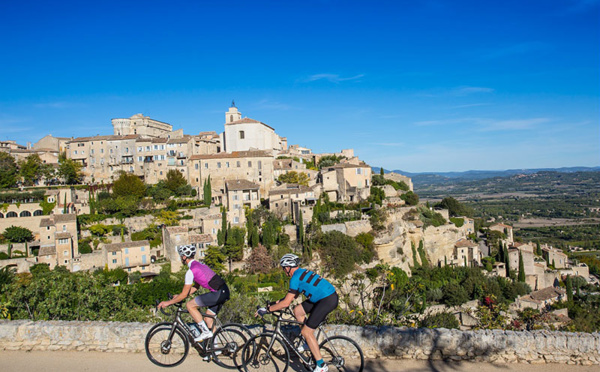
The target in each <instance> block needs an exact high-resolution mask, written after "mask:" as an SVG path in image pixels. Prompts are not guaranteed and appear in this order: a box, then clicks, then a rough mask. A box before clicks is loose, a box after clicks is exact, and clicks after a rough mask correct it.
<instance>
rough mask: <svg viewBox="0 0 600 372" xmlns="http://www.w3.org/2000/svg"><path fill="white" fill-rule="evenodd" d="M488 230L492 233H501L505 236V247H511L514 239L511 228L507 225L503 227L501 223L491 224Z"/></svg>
mask: <svg viewBox="0 0 600 372" xmlns="http://www.w3.org/2000/svg"><path fill="white" fill-rule="evenodd" d="M490 230H492V231H498V232H501V233H503V234H505V235H506V239H504V242H505V243H506V244H507V245H511V244H513V243H514V242H515V240H514V237H513V228H512V226H509V225H505V224H503V223H496V224H493V225H492V226H490Z"/></svg>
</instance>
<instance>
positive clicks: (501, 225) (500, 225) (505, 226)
mask: <svg viewBox="0 0 600 372" xmlns="http://www.w3.org/2000/svg"><path fill="white" fill-rule="evenodd" d="M496 226H498V227H502V228H504V229H512V228H513V227H512V226H509V225H505V224H503V223H495V224H493V225H492V226H490V229H491V228H492V227H496Z"/></svg>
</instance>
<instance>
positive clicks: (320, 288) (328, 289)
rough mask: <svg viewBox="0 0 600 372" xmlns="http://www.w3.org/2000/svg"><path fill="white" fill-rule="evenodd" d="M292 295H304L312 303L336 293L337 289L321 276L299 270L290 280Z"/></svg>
mask: <svg viewBox="0 0 600 372" xmlns="http://www.w3.org/2000/svg"><path fill="white" fill-rule="evenodd" d="M289 292H290V293H293V294H295V295H297V294H303V295H304V296H306V299H307V300H309V301H310V302H313V303H315V302H317V301H319V300H322V299H324V298H325V297H327V296H330V295H332V294H334V293H335V288H334V287H333V285H331V283H329V282H328V281H327V280H326V279H323V278H322V277H321V276H319V274H317V273H315V272H312V271H310V270H306V269H298V270H296V271H295V272H294V275H292V278H291V279H290V290H289Z"/></svg>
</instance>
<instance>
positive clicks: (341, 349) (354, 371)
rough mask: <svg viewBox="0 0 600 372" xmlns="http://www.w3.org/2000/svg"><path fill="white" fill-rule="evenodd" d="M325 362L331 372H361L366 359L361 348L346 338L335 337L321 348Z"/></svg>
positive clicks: (326, 341)
mask: <svg viewBox="0 0 600 372" xmlns="http://www.w3.org/2000/svg"><path fill="white" fill-rule="evenodd" d="M319 349H320V351H321V355H322V356H323V360H324V361H325V363H327V365H328V366H329V370H330V371H332V372H333V371H335V370H337V371H349V372H361V371H362V370H363V368H364V366H365V358H364V356H363V352H362V350H361V349H360V346H358V344H357V343H356V342H354V340H352V339H350V338H348V337H345V336H333V337H330V338H328V339H327V340H325V341H323V342H322V343H321V345H320V346H319Z"/></svg>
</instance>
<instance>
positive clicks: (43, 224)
mask: <svg viewBox="0 0 600 372" xmlns="http://www.w3.org/2000/svg"><path fill="white" fill-rule="evenodd" d="M48 226H54V220H53V219H52V218H42V220H41V221H40V227H48Z"/></svg>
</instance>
